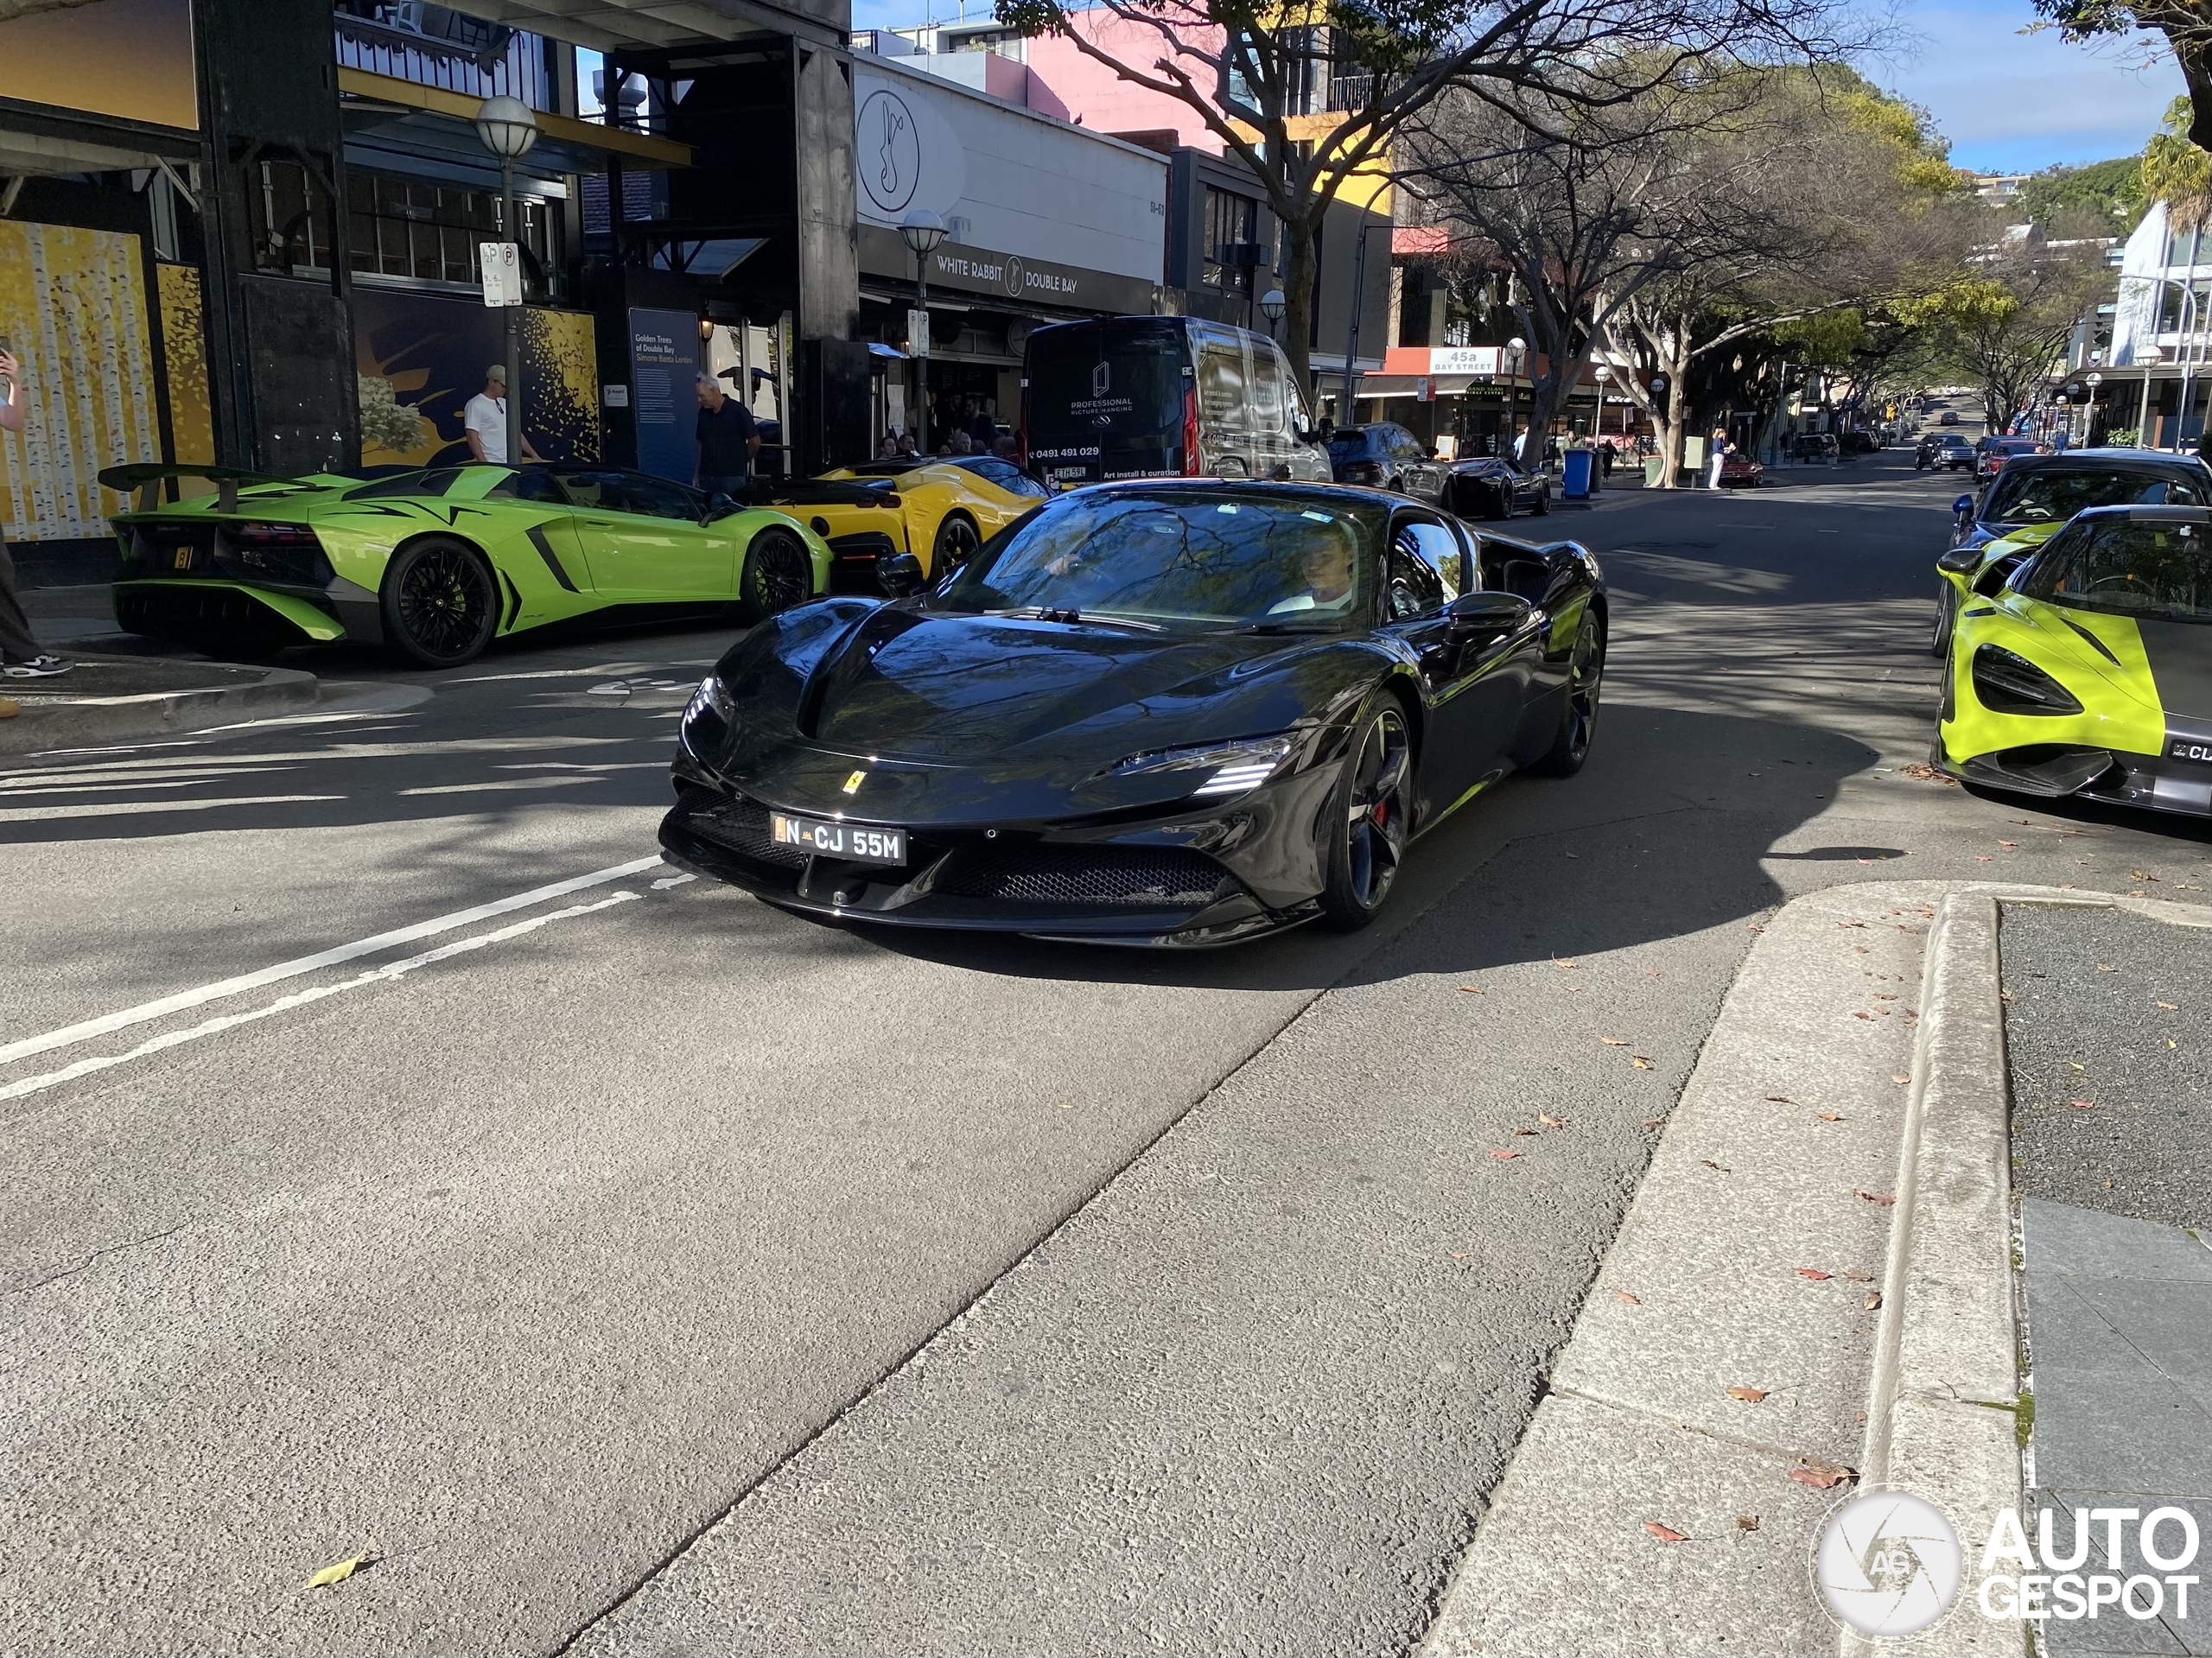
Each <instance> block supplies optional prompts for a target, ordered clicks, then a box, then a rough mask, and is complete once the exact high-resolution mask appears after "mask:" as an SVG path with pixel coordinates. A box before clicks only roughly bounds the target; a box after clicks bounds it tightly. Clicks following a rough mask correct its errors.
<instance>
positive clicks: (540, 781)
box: [399, 772, 607, 797]
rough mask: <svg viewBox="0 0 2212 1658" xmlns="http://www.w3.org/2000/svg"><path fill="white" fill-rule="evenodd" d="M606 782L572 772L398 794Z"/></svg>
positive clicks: (474, 792) (477, 792)
mask: <svg viewBox="0 0 2212 1658" xmlns="http://www.w3.org/2000/svg"><path fill="white" fill-rule="evenodd" d="M606 781H607V779H606V778H603V777H599V776H595V775H594V776H587V777H578V776H577V775H575V773H574V772H562V773H561V774H560V775H559V776H558V777H550V778H498V779H496V780H494V781H491V782H486V783H441V784H438V785H435V787H431V788H423V789H402V790H401V791H399V792H400V794H401V795H402V796H403V797H404V796H410V795H480V794H485V793H488V792H490V791H493V790H499V789H561V788H566V787H567V786H568V785H570V784H572V783H604V782H606Z"/></svg>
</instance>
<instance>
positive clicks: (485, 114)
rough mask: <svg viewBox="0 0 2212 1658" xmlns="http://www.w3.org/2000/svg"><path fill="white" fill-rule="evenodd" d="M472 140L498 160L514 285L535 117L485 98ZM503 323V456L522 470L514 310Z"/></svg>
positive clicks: (521, 107) (520, 106)
mask: <svg viewBox="0 0 2212 1658" xmlns="http://www.w3.org/2000/svg"><path fill="white" fill-rule="evenodd" d="M476 136H477V137H479V138H480V139H481V140H482V141H483V143H484V148H485V149H488V150H490V151H491V152H492V153H493V155H494V156H498V157H499V237H500V239H501V240H502V241H506V242H512V243H513V244H514V249H515V279H516V281H517V282H518V283H519V282H520V281H521V279H522V227H521V226H519V225H518V224H517V223H516V222H515V163H516V162H518V161H520V160H521V159H522V158H523V157H524V156H527V155H528V154H530V147H531V145H532V144H534V143H537V111H534V110H532V109H531V107H530V105H527V104H525V103H524V102H523V101H522V99H520V98H508V97H505V96H504V95H502V96H501V97H499V98H486V99H485V100H484V101H483V103H481V104H480V105H477V109H476ZM503 309H504V310H505V312H506V323H507V356H506V362H507V453H506V455H505V460H506V463H507V464H508V465H509V466H511V467H518V466H520V465H521V464H522V458H523V449H522V331H521V328H520V326H519V324H518V321H517V318H516V316H515V313H516V312H517V311H518V310H519V309H521V307H520V306H518V305H509V306H505V307H503Z"/></svg>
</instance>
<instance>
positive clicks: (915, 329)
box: [906, 305, 930, 357]
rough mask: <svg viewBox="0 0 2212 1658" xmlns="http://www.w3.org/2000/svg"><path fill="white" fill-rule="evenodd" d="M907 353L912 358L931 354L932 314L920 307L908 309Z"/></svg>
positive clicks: (912, 306) (909, 307)
mask: <svg viewBox="0 0 2212 1658" xmlns="http://www.w3.org/2000/svg"><path fill="white" fill-rule="evenodd" d="M906 352H907V354H908V355H909V356H912V357H927V356H928V355H929V354H930V314H929V313H928V312H927V311H925V310H923V309H922V308H920V307H919V306H914V305H910V306H908V307H907V308H906Z"/></svg>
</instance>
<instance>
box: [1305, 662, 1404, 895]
mask: <svg viewBox="0 0 2212 1658" xmlns="http://www.w3.org/2000/svg"><path fill="white" fill-rule="evenodd" d="M1355 729H1356V730H1357V736H1355V737H1354V738H1353V740H1352V742H1351V747H1350V749H1349V750H1348V752H1347V753H1345V755H1344V774H1343V776H1342V777H1341V778H1339V779H1338V783H1337V786H1336V789H1335V790H1334V791H1333V792H1332V794H1331V795H1330V797H1329V802H1330V804H1329V807H1328V819H1327V822H1326V824H1325V832H1326V834H1327V837H1328V843H1327V847H1326V848H1325V850H1326V866H1325V885H1324V886H1323V887H1322V889H1321V913H1322V918H1323V919H1324V920H1325V922H1326V923H1327V924H1328V925H1329V926H1331V927H1332V928H1334V929H1335V930H1336V931H1339V932H1353V931H1357V930H1358V929H1359V928H1361V927H1363V926H1365V925H1366V924H1368V923H1369V922H1370V921H1372V920H1374V919H1375V918H1376V916H1377V915H1378V914H1380V913H1381V912H1382V909H1383V901H1384V900H1385V899H1388V898H1389V896H1390V886H1391V883H1392V882H1394V881H1395V880H1397V877H1398V865H1399V862H1400V861H1401V860H1402V858H1403V857H1404V856H1405V850H1406V840H1407V835H1408V829H1409V827H1410V825H1409V823H1408V816H1407V811H1408V809H1407V804H1406V801H1407V795H1408V789H1407V783H1408V779H1409V778H1410V777H1411V774H1412V770H1413V765H1412V762H1413V745H1412V743H1411V741H1410V740H1408V737H1407V734H1406V716H1405V714H1404V711H1403V710H1402V709H1401V708H1399V706H1398V703H1397V701H1396V699H1395V698H1394V697H1392V696H1390V695H1389V693H1388V692H1383V693H1382V694H1381V695H1379V696H1376V697H1375V698H1374V699H1372V700H1370V702H1368V704H1367V705H1366V707H1364V708H1362V709H1361V710H1360V715H1359V720H1358V723H1357V727H1355Z"/></svg>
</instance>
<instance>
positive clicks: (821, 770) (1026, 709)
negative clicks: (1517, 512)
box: [660, 480, 1606, 944]
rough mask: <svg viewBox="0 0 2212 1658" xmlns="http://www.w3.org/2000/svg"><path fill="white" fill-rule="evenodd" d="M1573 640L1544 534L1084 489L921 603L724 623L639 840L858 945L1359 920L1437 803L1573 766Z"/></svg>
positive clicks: (1594, 708)
mask: <svg viewBox="0 0 2212 1658" xmlns="http://www.w3.org/2000/svg"><path fill="white" fill-rule="evenodd" d="M919 576H920V571H919V569H918V566H916V565H915V564H914V562H913V561H912V560H911V559H908V560H893V561H892V562H891V563H890V565H889V566H888V567H887V580H889V581H891V582H892V584H893V586H894V588H895V587H898V586H902V585H910V584H911V585H912V586H918V582H919ZM1605 627H1606V600H1605V588H1604V584H1603V582H1602V581H1601V580H1600V578H1599V570H1598V566H1597V562H1596V560H1594V559H1593V558H1592V556H1590V555H1589V553H1587V552H1586V551H1585V550H1584V549H1582V548H1580V547H1579V546H1577V545H1575V544H1574V543H1572V542H1560V543H1555V544H1554V545H1551V546H1546V547H1537V546H1532V545H1529V544H1528V543H1522V542H1519V541H1512V540H1508V539H1506V538H1504V537H1495V536H1490V535H1486V534H1485V535H1478V534H1476V533H1475V532H1473V531H1471V530H1468V529H1467V528H1465V526H1464V525H1462V524H1459V523H1458V522H1457V521H1455V520H1454V519H1452V518H1448V517H1446V515H1444V514H1441V513H1439V512H1437V511H1433V509H1430V508H1427V507H1424V506H1421V505H1418V504H1416V503H1413V502H1409V501H1406V500H1403V499H1392V498H1390V497H1388V496H1384V495H1381V494H1378V493H1376V492H1373V491H1370V490H1360V489H1348V488H1338V487H1335V486H1325V485H1299V484H1263V483H1253V484H1224V483H1218V482H1214V481H1211V480H1192V481H1191V482H1189V483H1183V482H1173V481H1155V480H1147V481H1145V482H1141V483H1128V484H1110V485H1103V486H1096V487H1094V488H1090V489H1084V490H1081V491H1077V492H1074V493H1072V494H1069V495H1065V496H1062V497H1059V498H1058V499H1054V500H1052V501H1050V502H1048V503H1046V505H1041V506H1039V508H1038V509H1037V510H1036V511H1033V512H1031V513H1030V514H1029V515H1027V517H1025V518H1021V519H1020V520H1018V521H1016V522H1015V523H1014V524H1011V525H1009V526H1008V527H1007V529H1006V530H1002V531H1001V532H1000V534H999V535H997V536H996V537H994V538H993V539H992V540H991V541H990V542H988V543H986V544H985V545H984V547H983V548H982V549H981V550H980V551H979V552H978V553H977V554H976V556H974V557H973V558H972V559H971V560H970V561H969V562H968V563H966V564H965V565H963V566H962V567H961V568H960V569H959V570H958V571H957V573H956V574H954V575H951V576H950V578H948V579H947V580H946V581H943V582H941V583H939V584H938V585H937V586H936V587H934V588H931V590H929V591H926V592H918V591H916V592H909V593H907V594H906V596H903V597H900V598H897V599H894V600H892V601H890V602H888V603H885V602H881V601H879V600H868V599H859V598H831V599H825V600H821V601H820V602H818V603H815V604H810V605H804V606H801V607H798V608H796V609H793V610H791V611H787V612H785V613H781V614H779V615H776V616H772V617H770V618H769V619H767V620H766V621H764V622H763V623H762V624H761V625H760V626H759V627H757V628H756V629H754V630H753V632H752V633H750V634H749V635H747V637H746V638H744V639H743V640H742V641H741V642H740V643H739V644H738V645H736V646H735V647H734V649H733V650H732V651H730V652H729V654H728V656H727V657H724V658H723V659H722V661H721V663H720V664H718V665H717V666H716V667H715V671H714V672H713V673H712V674H711V675H709V677H708V678H707V680H706V682H705V683H703V684H702V685H701V686H700V688H699V691H698V694H697V696H695V697H694V698H693V699H692V701H691V704H690V708H688V709H687V710H686V711H685V713H684V715H683V727H682V733H683V734H682V740H681V745H680V747H679V749H678V752H677V759H676V765H675V782H676V788H677V805H676V808H675V810H672V811H671V812H670V813H669V814H668V816H667V818H666V820H665V821H664V823H662V825H661V834H660V838H661V845H662V846H663V848H665V849H666V851H667V853H668V854H669V856H670V857H671V859H672V860H673V861H675V862H677V863H678V864H679V865H682V866H683V867H686V868H689V869H692V870H695V871H697V872H699V873H703V874H708V875H713V876H716V877H719V878H720V879H721V880H727V881H730V882H733V883H734V884H735V885H737V886H742V887H744V888H746V889H747V890H748V891H750V892H753V893H758V894H759V895H760V897H762V898H764V899H767V900H769V901H770V902H772V903H774V904H779V905H783V906H785V907H786V908H788V909H792V910H798V911H802V912H808V913H811V914H816V915H821V916H829V917H839V918H847V919H851V920H864V921H870V922H875V923H879V924H896V925H903V926H917V927H945V928H967V929H988V930H995V931H1011V932H1020V933H1028V934H1033V935H1036V936H1039V937H1052V938H1064V939H1083V940H1089V941H1092V942H1097V943H1125V944H1133V943H1142V944H1217V943H1229V942H1230V941H1232V940H1235V939H1239V938H1243V937H1249V936H1251V935H1253V934H1255V933H1259V932H1262V931H1267V930H1268V929H1271V928H1277V927H1282V926H1287V925H1292V924H1296V923H1298V922H1301V921H1306V920H1310V919H1315V918H1319V919H1320V920H1322V921H1324V922H1325V923H1327V924H1330V925H1332V926H1336V927H1339V928H1344V929H1351V928H1356V927H1359V926H1363V925H1364V924H1367V923H1368V922H1369V921H1370V920H1372V919H1373V918H1374V917H1375V916H1376V913H1377V912H1380V911H1381V909H1382V908H1383V903H1384V901H1385V900H1386V899H1388V898H1389V893H1390V887H1391V883H1392V881H1393V880H1394V879H1395V875H1396V873H1397V871H1398V867H1399V864H1400V862H1401V861H1402V859H1403V858H1404V856H1405V853H1406V848H1407V847H1408V843H1410V842H1412V841H1413V840H1414V838H1415V837H1417V836H1418V835H1421V833H1422V832H1423V831H1424V830H1426V829H1429V828H1431V827H1433V825H1434V824H1436V823H1439V822H1440V821H1441V820H1442V819H1443V817H1444V816H1446V814H1447V813H1448V812H1450V811H1451V810H1452V809H1453V808H1455V807H1457V806H1459V805H1460V804H1463V803H1465V801H1467V800H1468V799H1470V798H1471V797H1473V796H1474V795H1475V794H1477V793H1478V792H1479V791H1481V790H1483V789H1484V788H1485V787H1487V786H1488V785H1491V784H1492V783H1495V782H1496V781H1497V779H1498V778H1502V777H1503V776H1504V775H1505V774H1506V773H1507V772H1510V771H1512V770H1513V769H1514V768H1516V766H1533V767H1535V768H1536V769H1538V770H1541V771H1544V772H1551V773H1554V774H1555V775H1564V774H1567V773H1570V772H1574V771H1576V770H1578V769H1579V768H1580V765H1582V761H1583V759H1584V757H1585V755H1586V754H1587V753H1588V752H1589V747H1590V737H1591V732H1592V727H1593V726H1594V725H1595V723H1596V721H1597V717H1598V690H1599V678H1600V677H1601V675H1602V673H1603V670H1604V667H1605Z"/></svg>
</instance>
